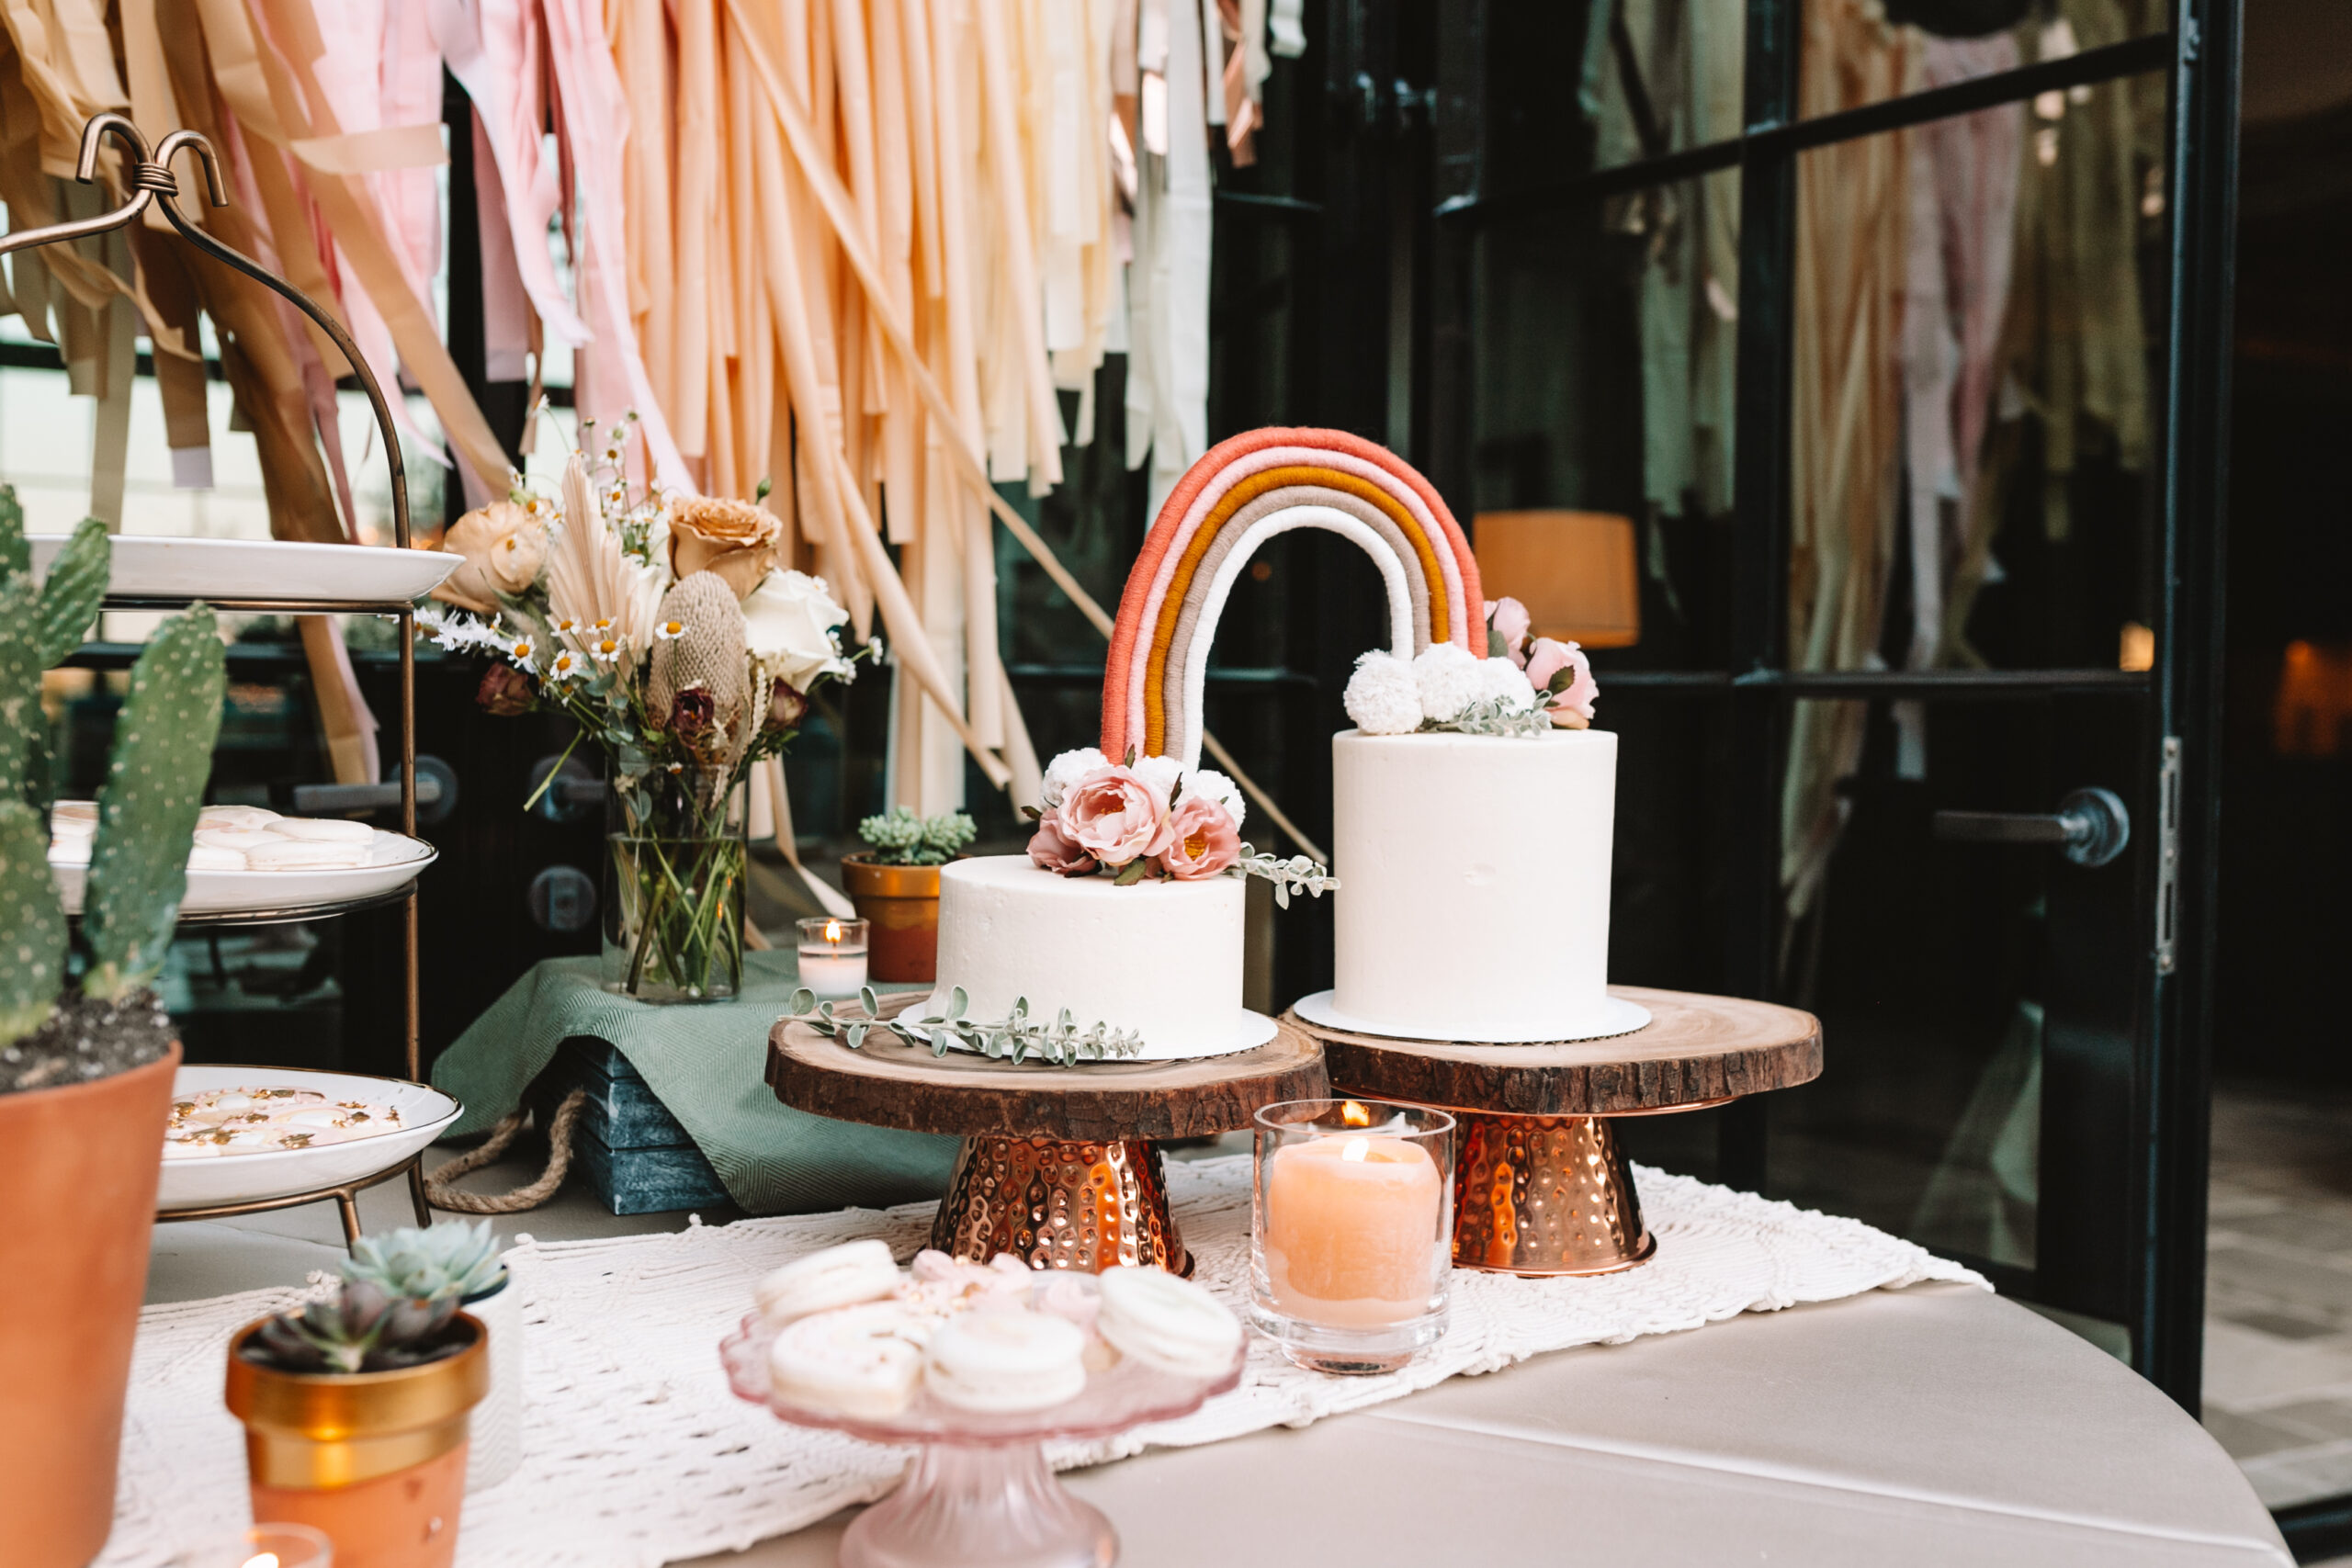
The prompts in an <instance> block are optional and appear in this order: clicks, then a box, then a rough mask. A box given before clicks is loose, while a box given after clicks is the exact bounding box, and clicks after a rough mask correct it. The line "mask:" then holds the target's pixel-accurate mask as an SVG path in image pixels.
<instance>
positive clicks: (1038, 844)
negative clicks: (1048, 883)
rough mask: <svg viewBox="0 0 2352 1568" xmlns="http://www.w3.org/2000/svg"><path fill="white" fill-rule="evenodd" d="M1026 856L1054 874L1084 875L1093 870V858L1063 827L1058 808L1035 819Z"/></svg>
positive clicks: (1094, 867)
mask: <svg viewBox="0 0 2352 1568" xmlns="http://www.w3.org/2000/svg"><path fill="white" fill-rule="evenodd" d="M1029 858H1030V860H1032V861H1034V862H1035V863H1036V864H1038V865H1040V866H1042V867H1044V868H1045V869H1046V870H1047V871H1050V872H1052V873H1054V874H1056V875H1057V876H1084V875H1085V874H1087V873H1089V872H1091V871H1093V870H1095V869H1096V866H1095V860H1094V857H1093V856H1092V855H1091V854H1088V853H1087V852H1085V851H1084V850H1082V849H1080V847H1079V846H1078V844H1077V842H1076V841H1075V840H1072V839H1071V838H1070V836H1069V832H1068V831H1067V830H1065V829H1063V827H1062V818H1061V813H1060V812H1058V811H1048V812H1046V814H1045V815H1044V816H1043V817H1040V818H1037V831H1036V833H1035V835H1034V836H1033V837H1032V838H1031V839H1030V840H1029Z"/></svg>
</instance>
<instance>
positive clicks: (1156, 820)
mask: <svg viewBox="0 0 2352 1568" xmlns="http://www.w3.org/2000/svg"><path fill="white" fill-rule="evenodd" d="M1058 814H1059V816H1060V818H1061V825H1062V831H1063V832H1064V833H1066V834H1068V835H1069V838H1070V840H1071V841H1072V842H1074V843H1076V844H1077V845H1078V847H1079V848H1080V849H1081V850H1084V851H1085V852H1087V853H1088V854H1091V855H1092V856H1093V857H1094V858H1095V859H1096V860H1099V861H1101V862H1102V863H1103V864H1104V865H1107V866H1112V867H1118V866H1123V865H1125V864H1126V863H1128V862H1129V861H1131V860H1135V859H1136V858H1137V857H1139V856H1143V855H1156V854H1158V853H1159V852H1160V851H1162V850H1164V849H1166V848H1167V847H1168V821H1169V818H1168V806H1167V803H1166V802H1165V801H1164V800H1163V799H1162V798H1161V797H1159V795H1155V794H1154V793H1153V792H1152V789H1151V786H1150V785H1149V784H1145V783H1144V782H1143V781H1142V780H1141V779H1139V778H1137V777H1136V776H1135V774H1133V773H1129V772H1128V771H1127V770H1126V769H1125V768H1121V767H1109V768H1104V769H1103V770H1102V771H1101V772H1099V773H1089V774H1088V775H1087V776H1086V777H1084V778H1082V779H1080V780H1079V781H1078V782H1077V783H1076V784H1072V785H1070V786H1069V791H1068V792H1067V793H1066V794H1064V795H1063V796H1062V803H1061V806H1060V807H1059V812H1058Z"/></svg>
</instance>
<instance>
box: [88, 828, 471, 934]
mask: <svg viewBox="0 0 2352 1568" xmlns="http://www.w3.org/2000/svg"><path fill="white" fill-rule="evenodd" d="M438 854H439V852H437V851H435V849H434V847H433V846H432V845H431V844H428V843H426V842H425V841H424V840H422V839H412V838H409V837H407V836H406V835H404V834H401V833H387V832H385V831H384V830H383V829H380V828H379V829H377V830H376V839H375V841H374V842H373V843H371V844H370V845H368V861H369V863H368V864H367V865H354V866H336V867H328V868H322V867H316V866H311V867H297V868H293V869H289V870H286V871H202V870H198V871H191V872H189V873H188V874H187V894H186V896H185V897H182V898H181V899H180V913H181V914H183V915H237V914H259V913H262V912H265V911H270V910H277V909H310V908H322V907H324V906H327V905H332V904H346V903H349V902H351V901H352V900H354V899H357V898H372V897H375V896H376V895H378V894H379V893H390V892H391V891H392V890H393V889H395V888H399V887H405V886H408V885H409V884H410V883H411V882H413V881H414V880H415V879H416V876H417V874H418V873H420V872H422V871H423V870H424V868H425V867H426V866H428V865H431V864H432V863H434V861H435V859H436V858H438ZM49 874H51V876H53V877H55V878H56V879H57V893H58V897H61V898H62V899H64V900H65V912H66V913H67V914H69V915H78V914H80V913H81V912H82V889H83V885H84V884H85V882H86V881H87V880H88V875H89V867H88V866H86V865H62V864H60V863H57V862H56V861H54V860H52V861H51V862H50V863H49Z"/></svg>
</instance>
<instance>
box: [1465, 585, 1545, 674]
mask: <svg viewBox="0 0 2352 1568" xmlns="http://www.w3.org/2000/svg"><path fill="white" fill-rule="evenodd" d="M1533 625H1534V622H1533V620H1532V617H1530V616H1529V615H1528V613H1527V606H1526V605H1524V604H1521V603H1520V602H1519V601H1518V600H1516V599H1511V598H1502V599H1489V600H1487V631H1488V632H1489V633H1490V634H1491V636H1490V637H1489V638H1488V643H1487V648H1486V649H1483V650H1478V649H1474V650H1473V651H1477V652H1481V653H1482V656H1483V657H1485V658H1488V659H1491V658H1493V657H1495V655H1496V653H1497V652H1498V651H1499V652H1501V653H1505V654H1508V655H1510V661H1511V662H1512V663H1513V664H1516V665H1518V666H1519V667H1520V668H1521V670H1524V669H1526V668H1527V653H1526V648H1527V634H1528V632H1529V630H1530V629H1531V628H1532V626H1533ZM1495 637H1500V638H1501V639H1502V644H1503V646H1502V648H1501V649H1499V650H1498V649H1496V648H1495V647H1494V646H1493V638H1495Z"/></svg>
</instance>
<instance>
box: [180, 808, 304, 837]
mask: <svg viewBox="0 0 2352 1568" xmlns="http://www.w3.org/2000/svg"><path fill="white" fill-rule="evenodd" d="M283 820H285V818H281V817H279V816H278V815H277V812H275V811H272V810H270V809H269V808H268V807H264V806H208V807H204V808H202V809H201V810H199V811H198V813H197V814H196V825H197V826H198V827H199V828H225V829H235V830H236V831H238V832H241V833H250V832H254V831H256V830H258V829H263V828H266V827H268V826H269V825H270V824H271V823H273V822H280V821H283Z"/></svg>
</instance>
